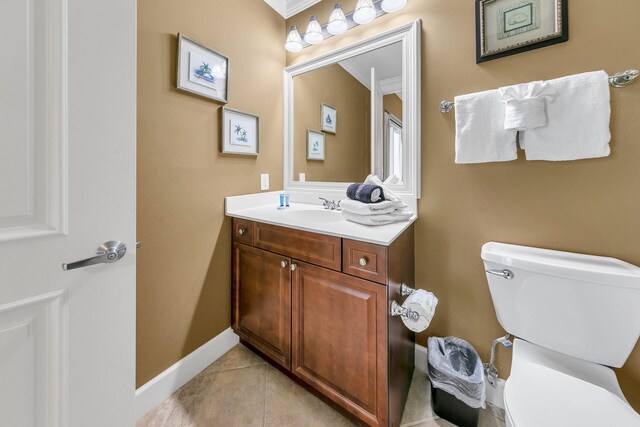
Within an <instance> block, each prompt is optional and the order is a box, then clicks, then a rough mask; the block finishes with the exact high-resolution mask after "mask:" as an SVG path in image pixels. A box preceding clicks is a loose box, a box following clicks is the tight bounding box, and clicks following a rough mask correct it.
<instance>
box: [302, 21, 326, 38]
mask: <svg viewBox="0 0 640 427" xmlns="http://www.w3.org/2000/svg"><path fill="white" fill-rule="evenodd" d="M322 40H324V36H323V35H322V27H321V26H320V23H319V22H318V19H317V18H316V17H315V16H312V17H311V19H310V20H309V25H308V26H307V32H306V33H304V41H306V42H307V43H309V44H318V43H320V42H321V41H322Z"/></svg>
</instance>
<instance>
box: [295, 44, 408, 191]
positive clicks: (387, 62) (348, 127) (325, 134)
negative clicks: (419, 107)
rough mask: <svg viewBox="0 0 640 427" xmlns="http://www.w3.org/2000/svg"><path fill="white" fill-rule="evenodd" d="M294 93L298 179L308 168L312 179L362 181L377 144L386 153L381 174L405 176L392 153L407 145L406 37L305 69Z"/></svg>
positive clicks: (383, 176)
mask: <svg viewBox="0 0 640 427" xmlns="http://www.w3.org/2000/svg"><path fill="white" fill-rule="evenodd" d="M293 93H294V95H293V117H294V122H293V123H294V130H293V132H294V134H293V157H294V160H293V177H292V179H293V180H294V181H299V180H300V179H299V177H300V174H301V173H303V174H304V175H305V177H306V181H324V182H326V181H334V182H348V183H352V182H360V181H362V180H363V179H364V178H365V177H366V176H367V175H368V174H369V173H370V171H371V168H372V164H371V150H372V144H374V147H375V148H374V150H377V151H378V152H380V153H381V154H382V155H381V157H380V160H381V162H382V167H380V166H378V167H377V168H376V169H378V171H377V172H378V175H379V176H380V177H381V178H382V179H385V178H387V177H388V176H389V175H390V174H392V173H396V174H400V175H398V177H399V178H400V180H402V175H401V173H402V168H401V167H399V168H398V167H397V166H398V165H397V163H396V162H394V159H390V158H389V155H390V154H391V155H395V154H397V152H398V150H400V152H401V150H402V147H401V146H402V43H401V42H396V43H393V44H391V45H388V46H385V47H382V48H379V49H375V50H372V51H369V52H366V53H363V54H360V55H357V56H354V57H352V58H349V59H346V60H344V61H340V62H337V63H334V64H330V65H326V66H324V67H322V68H318V69H315V70H312V71H309V72H307V73H304V74H299V75H297V76H295V77H294V78H293ZM380 102H381V103H382V105H378V103H380ZM378 115H380V117H378ZM390 124H393V126H394V127H393V130H392V131H390V132H389V129H388V127H389V126H390ZM391 144H394V147H390V145H391ZM377 145H380V147H377ZM390 148H391V149H390ZM395 158H397V156H396V157H395ZM389 160H391V161H389ZM373 166H374V167H375V165H373Z"/></svg>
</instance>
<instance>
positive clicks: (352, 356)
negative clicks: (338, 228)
mask: <svg viewBox="0 0 640 427" xmlns="http://www.w3.org/2000/svg"><path fill="white" fill-rule="evenodd" d="M293 262H294V263H295V264H296V267H297V268H296V269H295V271H294V273H293V277H292V279H293V281H292V285H293V295H292V316H293V317H292V349H293V353H292V371H293V372H294V373H295V375H297V376H298V377H299V378H301V379H302V380H303V381H305V382H306V383H308V384H310V385H311V386H313V387H314V388H315V389H316V390H318V391H320V392H322V393H323V394H324V395H325V396H328V397H329V398H330V399H332V400H333V401H334V402H336V403H338V404H339V405H340V406H342V407H344V408H345V409H347V410H348V411H349V412H351V413H352V414H354V415H355V416H357V417H358V418H360V419H361V420H362V421H364V422H365V423H367V424H368V425H374V426H377V425H386V424H387V417H388V416H387V320H386V319H387V316H386V312H387V302H386V301H387V295H386V291H387V289H386V287H385V286H382V285H379V284H376V283H372V282H369V281H366V280H362V279H358V278H355V277H351V276H348V275H346V274H343V273H337V272H334V271H330V270H327V269H325V268H320V267H315V266H312V265H310V264H304V263H299V262H297V261H295V260H294V261H293Z"/></svg>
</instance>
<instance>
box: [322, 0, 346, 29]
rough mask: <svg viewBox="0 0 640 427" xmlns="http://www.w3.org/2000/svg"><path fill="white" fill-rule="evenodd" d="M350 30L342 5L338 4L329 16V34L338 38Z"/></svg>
mask: <svg viewBox="0 0 640 427" xmlns="http://www.w3.org/2000/svg"><path fill="white" fill-rule="evenodd" d="M348 29H349V24H347V17H346V16H345V15H344V12H343V11H342V7H340V3H336V5H335V6H334V7H333V11H332V12H331V16H329V23H328V24H327V32H328V33H329V34H331V35H333V36H338V35H340V34H342V33H344V32H345V31H347V30H348Z"/></svg>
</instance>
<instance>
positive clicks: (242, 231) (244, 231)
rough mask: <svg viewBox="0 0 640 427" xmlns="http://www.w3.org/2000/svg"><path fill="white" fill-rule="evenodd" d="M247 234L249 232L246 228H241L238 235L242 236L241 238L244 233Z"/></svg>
mask: <svg viewBox="0 0 640 427" xmlns="http://www.w3.org/2000/svg"><path fill="white" fill-rule="evenodd" d="M246 232H247V229H246V228H240V229H239V230H238V234H239V235H241V236H242V235H243V234H244V233H246Z"/></svg>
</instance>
